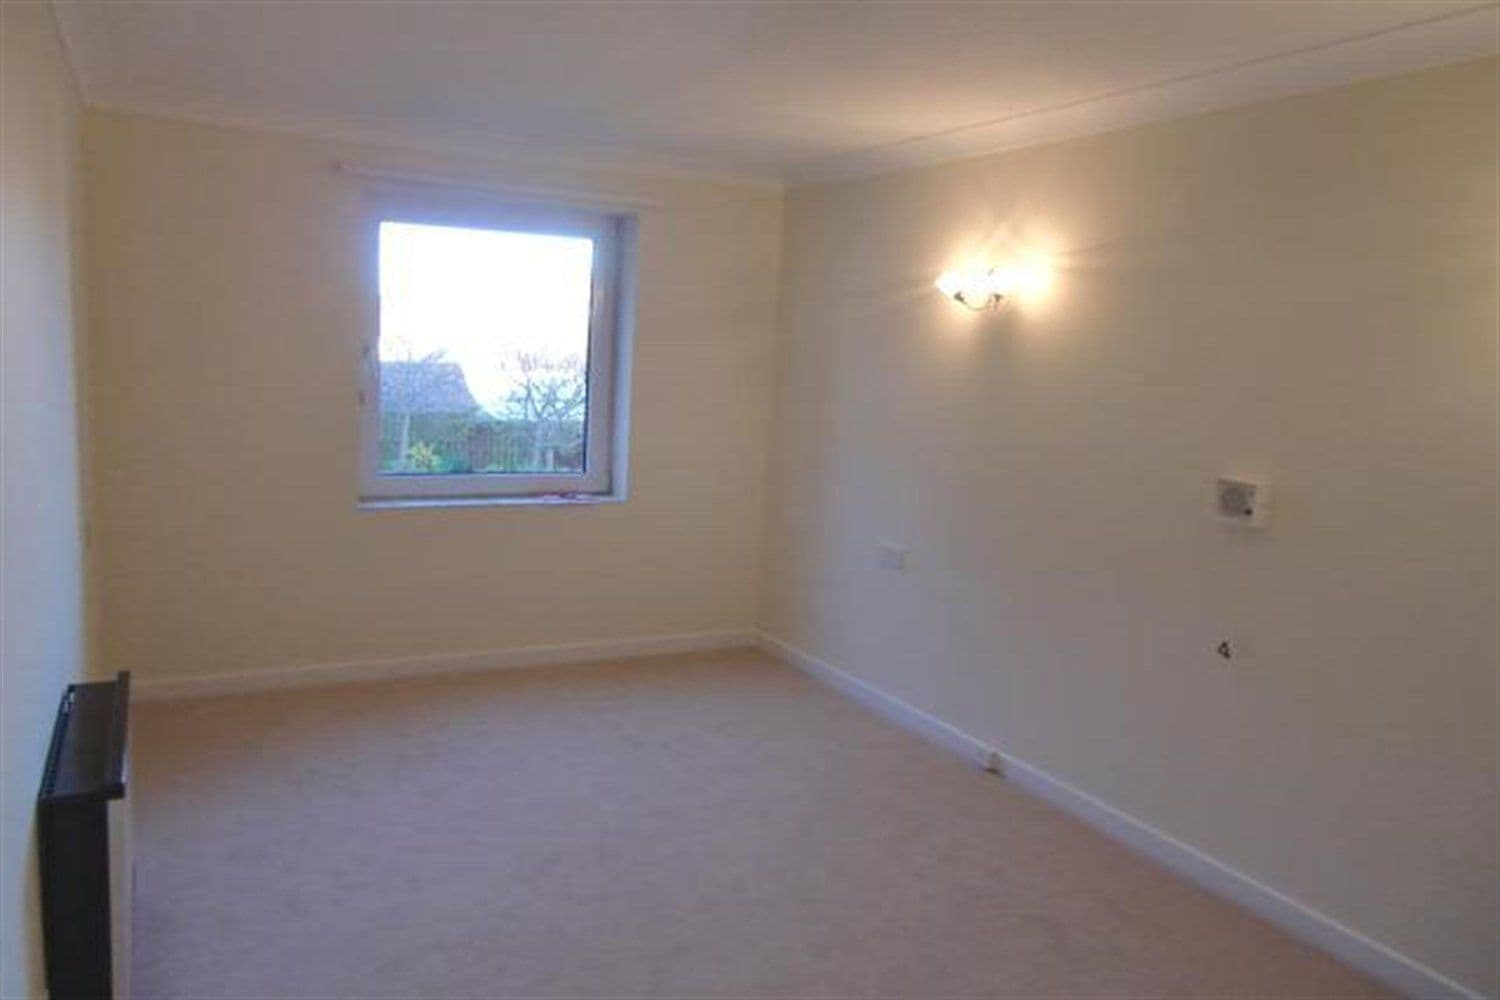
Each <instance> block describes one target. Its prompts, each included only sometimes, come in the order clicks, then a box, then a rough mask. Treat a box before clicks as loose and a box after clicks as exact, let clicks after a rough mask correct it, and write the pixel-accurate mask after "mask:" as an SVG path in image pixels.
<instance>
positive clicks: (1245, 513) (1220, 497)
mask: <svg viewBox="0 0 1500 1000" xmlns="http://www.w3.org/2000/svg"><path fill="white" fill-rule="evenodd" d="M1270 493H1271V487H1270V486H1269V485H1268V484H1266V483H1258V482H1255V481H1254V480H1250V479H1230V478H1228V477H1225V476H1220V477H1219V478H1218V479H1217V480H1216V481H1215V483H1214V513H1215V514H1216V515H1217V516H1218V518H1219V520H1221V521H1228V522H1229V523H1231V524H1238V525H1240V526H1242V527H1245V528H1263V527H1265V524H1266V515H1267V513H1268V512H1269V511H1268V509H1267V508H1268V506H1269V503H1270V499H1271V498H1270Z"/></svg>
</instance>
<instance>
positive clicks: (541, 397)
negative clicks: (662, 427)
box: [377, 220, 595, 478]
mask: <svg viewBox="0 0 1500 1000" xmlns="http://www.w3.org/2000/svg"><path fill="white" fill-rule="evenodd" d="M379 244H380V245H379V253H380V341H379V345H380V346H379V386H378V397H379V400H380V409H379V421H380V422H379V446H378V452H379V453H378V459H377V462H378V464H377V471H378V474H379V475H380V476H382V477H403V478H404V477H442V476H450V477H451V476H465V475H468V476H472V475H494V476H501V475H506V474H511V475H532V476H535V475H542V476H559V475H569V474H579V473H582V472H583V471H584V469H585V468H586V466H587V462H588V455H587V450H588V447H589V441H588V439H587V432H586V428H587V427H588V410H589V382H590V379H589V324H590V313H591V300H592V289H593V284H594V281H593V275H594V267H595V246H594V241H593V240H592V239H589V238H588V237H584V236H573V235H553V234H546V233H535V232H520V231H507V230H501V229H478V228H465V227H459V226H451V225H432V224H427V223H414V222H400V221H389V220H388V221H383V222H381V223H380V228H379Z"/></svg>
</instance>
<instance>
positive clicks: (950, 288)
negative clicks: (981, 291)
mask: <svg viewBox="0 0 1500 1000" xmlns="http://www.w3.org/2000/svg"><path fill="white" fill-rule="evenodd" d="M933 284H934V285H936V286H937V290H938V291H940V292H942V293H943V294H944V295H946V296H948V298H950V299H956V298H958V293H959V292H961V291H962V290H963V287H964V283H963V277H962V276H961V275H960V274H959V273H958V272H957V271H944V272H943V273H942V274H940V275H938V279H937V281H934V282H933Z"/></svg>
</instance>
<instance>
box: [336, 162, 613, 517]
mask: <svg viewBox="0 0 1500 1000" xmlns="http://www.w3.org/2000/svg"><path fill="white" fill-rule="evenodd" d="M366 203H367V209H368V210H367V212H366V215H365V223H366V225H365V241H364V242H365V245H366V246H367V247H368V254H367V259H368V267H369V275H370V282H371V286H372V289H373V294H372V296H371V301H372V304H373V306H372V308H371V309H370V310H369V312H370V315H369V316H368V318H367V321H366V323H365V328H366V333H365V335H364V337H363V339H362V342H361V345H360V366H359V367H360V375H359V379H360V391H359V404H360V459H359V499H360V502H361V503H362V504H366V505H370V506H384V505H398V506H399V505H403V504H413V505H420V504H424V503H441V502H455V503H464V502H487V501H488V502H502V501H525V500H537V501H542V500H558V499H569V498H576V499H593V500H599V499H623V497H624V466H625V449H626V440H625V438H626V435H627V430H628V426H627V421H626V420H625V419H624V414H623V412H621V409H622V406H621V404H622V403H623V401H624V399H625V398H626V396H627V386H626V385H625V384H624V383H625V380H626V378H627V374H626V358H627V356H628V350H627V346H626V345H625V344H624V343H622V338H623V337H624V335H625V332H626V329H627V326H628V324H627V318H628V317H627V315H626V314H627V312H628V307H629V304H630V303H631V301H632V300H633V288H631V287H629V285H628V284H627V282H629V281H631V280H632V279H633V276H634V269H633V267H630V266H628V265H629V264H630V263H631V261H630V260H628V257H629V255H630V254H631V252H632V250H633V244H634V239H633V236H634V227H635V217H634V216H633V215H629V214H622V213H617V212H610V211H603V210H599V209H594V208H589V207H576V206H572V205H568V204H558V203H549V202H541V201H529V200H507V199H505V198H504V197H503V196H498V195H496V194H493V193H482V192H467V191H460V190H448V189H442V188H430V187H423V188H421V189H420V190H383V189H382V190H372V191H371V192H369V197H368V198H367V202H366ZM383 222H411V223H418V224H430V225H440V226H443V225H446V226H457V227H465V228H472V229H497V230H505V231H507V232H527V233H536V234H545V235H551V236H582V237H586V238H588V239H590V240H593V242H594V268H593V288H592V294H591V300H590V304H589V340H588V359H587V376H586V377H587V382H588V410H587V417H586V420H585V424H584V470H583V471H582V472H581V473H547V474H537V473H501V472H495V473H464V474H456V475H412V474H405V475H403V474H392V473H382V472H381V471H380V225H381V223H383Z"/></svg>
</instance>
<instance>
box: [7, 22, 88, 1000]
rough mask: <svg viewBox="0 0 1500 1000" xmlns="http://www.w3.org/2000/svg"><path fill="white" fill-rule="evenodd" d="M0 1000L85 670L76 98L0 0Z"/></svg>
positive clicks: (38, 975)
mask: <svg viewBox="0 0 1500 1000" xmlns="http://www.w3.org/2000/svg"><path fill="white" fill-rule="evenodd" d="M0 74H3V77H0V789H3V791H0V997H6V998H7V1000H9V998H17V997H27V996H41V995H42V993H43V991H44V989H45V984H44V976H43V971H42V962H41V951H40V942H41V938H40V927H39V923H38V902H37V894H36V893H37V878H36V850H35V844H36V841H35V836H34V830H33V820H34V817H35V802H36V791H37V784H38V782H39V781H40V780H41V776H42V762H43V760H44V758H45V757H46V752H47V742H48V739H49V737H50V736H51V733H52V720H53V717H54V716H55V714H56V712H57V700H58V698H59V697H60V696H61V695H62V692H63V689H64V687H66V685H67V684H68V682H70V681H74V680H77V679H79V678H80V677H81V676H82V675H83V673H84V659H85V648H84V647H85V643H84V632H85V628H84V618H85V613H84V585H83V576H84V574H83V545H82V532H81V517H80V492H81V491H80V488H79V479H80V474H79V473H80V468H79V467H80V462H79V452H78V443H77V442H78V416H77V405H76V395H75V388H74V387H75V379H74V369H75V364H74V328H75V317H76V316H77V315H78V310H77V309H76V306H75V303H77V302H78V301H79V300H80V299H81V296H75V294H74V289H75V287H76V285H77V281H78V268H77V267H76V266H75V246H76V242H75V233H76V216H77V214H78V213H77V212H76V211H75V207H76V195H77V186H76V183H77V147H78V103H77V98H76V97H75V95H74V91H73V81H72V79H71V78H70V77H69V75H68V70H67V68H66V65H65V63H64V62H63V56H62V50H61V47H60V45H59V43H58V39H57V32H56V28H55V26H54V25H53V22H52V12H51V8H50V7H48V6H47V5H46V4H42V3H13V2H6V3H0Z"/></svg>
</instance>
